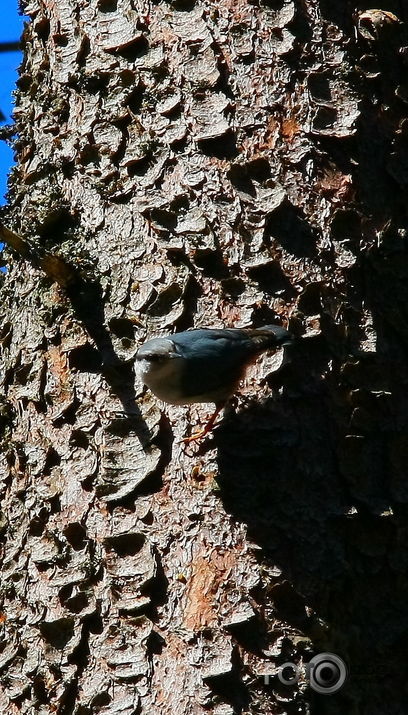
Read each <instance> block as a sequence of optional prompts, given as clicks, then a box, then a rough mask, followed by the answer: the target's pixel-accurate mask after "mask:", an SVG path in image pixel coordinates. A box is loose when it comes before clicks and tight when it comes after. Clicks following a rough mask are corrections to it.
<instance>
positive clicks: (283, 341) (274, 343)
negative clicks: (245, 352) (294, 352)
mask: <svg viewBox="0 0 408 715" xmlns="http://www.w3.org/2000/svg"><path fill="white" fill-rule="evenodd" d="M248 333H249V335H250V337H251V340H252V341H253V344H254V349H255V351H256V352H262V351H263V350H274V349H277V348H280V347H283V346H284V345H291V344H292V343H293V341H294V339H295V338H294V336H293V335H292V333H290V332H289V331H288V330H285V328H281V327H280V325H263V326H262V328H249V329H248Z"/></svg>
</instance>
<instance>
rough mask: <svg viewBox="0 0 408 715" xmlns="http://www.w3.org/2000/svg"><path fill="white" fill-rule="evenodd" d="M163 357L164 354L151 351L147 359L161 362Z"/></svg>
mask: <svg viewBox="0 0 408 715" xmlns="http://www.w3.org/2000/svg"><path fill="white" fill-rule="evenodd" d="M163 357H164V356H163V355H159V354H158V353H151V354H150V355H146V360H148V361H149V362H159V361H160V360H163Z"/></svg>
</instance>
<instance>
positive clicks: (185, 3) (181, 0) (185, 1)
mask: <svg viewBox="0 0 408 715" xmlns="http://www.w3.org/2000/svg"><path fill="white" fill-rule="evenodd" d="M195 4H196V0H170V2H169V5H172V7H174V9H175V10H184V11H186V12H188V11H189V10H193V8H194V7H195Z"/></svg>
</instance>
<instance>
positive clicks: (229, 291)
mask: <svg viewBox="0 0 408 715" xmlns="http://www.w3.org/2000/svg"><path fill="white" fill-rule="evenodd" d="M221 288H222V291H223V293H225V295H230V296H231V297H232V298H237V297H238V296H239V295H241V294H242V293H244V291H245V282H244V281H243V280H242V278H224V279H223V280H222V281H221Z"/></svg>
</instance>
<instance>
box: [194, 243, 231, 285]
mask: <svg viewBox="0 0 408 715" xmlns="http://www.w3.org/2000/svg"><path fill="white" fill-rule="evenodd" d="M194 261H195V263H196V265H197V266H198V267H199V268H201V270H202V271H203V274H204V275H205V276H209V277H210V278H216V279H217V280H221V279H222V278H227V277H228V274H229V270H228V265H227V263H226V261H225V258H224V256H223V253H222V251H221V250H220V249H218V250H216V251H209V250H206V251H200V250H197V251H196V252H195V254H194Z"/></svg>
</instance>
